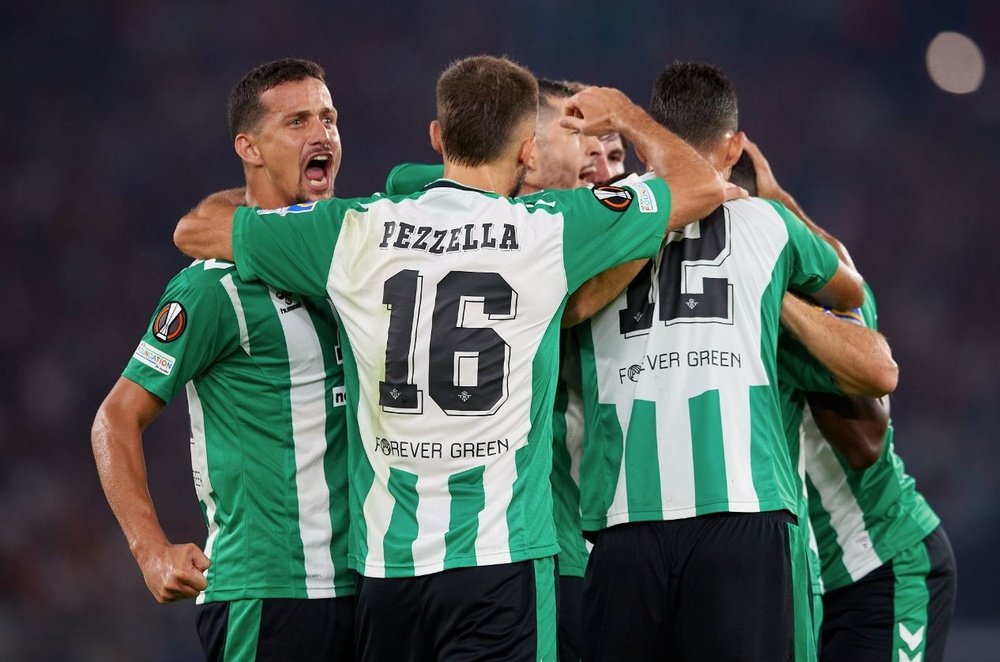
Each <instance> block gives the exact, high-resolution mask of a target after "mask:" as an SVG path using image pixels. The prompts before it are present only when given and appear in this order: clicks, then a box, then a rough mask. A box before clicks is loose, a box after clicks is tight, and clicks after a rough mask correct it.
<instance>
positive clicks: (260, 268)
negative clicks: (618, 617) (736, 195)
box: [233, 180, 670, 577]
mask: <svg viewBox="0 0 1000 662" xmlns="http://www.w3.org/2000/svg"><path fill="white" fill-rule="evenodd" d="M669 211H670V193H669V189H668V188H667V186H666V182H663V181H662V180H653V181H650V182H647V183H637V184H634V185H632V186H631V187H627V188H622V187H614V188H610V189H603V190H600V191H596V190H595V191H591V190H587V189H580V190H575V191H552V192H542V193H539V194H536V195H534V196H528V197H525V198H519V199H513V200H512V199H508V198H504V197H501V196H498V195H496V194H492V193H486V192H483V191H478V190H475V189H470V188H467V187H464V186H462V185H460V184H457V183H455V182H451V181H448V180H439V181H437V182H433V183H431V184H430V185H428V186H427V187H426V188H425V189H424V190H423V191H421V192H419V193H417V194H414V195H412V196H408V197H382V196H375V197H372V198H362V199H354V200H329V201H322V202H317V203H311V204H307V205H298V206H295V207H291V208H286V209H281V210H254V209H246V208H242V209H240V210H238V211H237V212H236V215H235V218H234V229H233V249H234V254H235V256H236V264H237V267H238V269H239V272H240V274H241V275H242V276H244V278H246V279H252V278H260V279H261V280H263V281H265V282H270V283H272V284H274V285H275V286H277V287H281V288H285V289H289V290H293V291H300V292H304V293H306V294H309V295H314V296H320V295H323V294H328V295H329V297H330V298H331V299H332V300H333V302H334V304H335V305H336V308H337V311H338V313H339V315H340V319H341V321H342V330H343V331H344V332H345V333H346V336H347V339H348V342H347V343H345V345H344V356H345V372H346V379H347V398H348V406H349V407H350V409H351V410H352V411H353V410H356V411H357V412H358V417H357V421H356V425H350V426H349V428H350V429H349V438H350V456H349V463H350V467H351V477H352V481H351V485H350V495H351V501H350V502H351V515H352V517H351V521H352V525H351V531H352V534H351V552H350V554H351V559H352V562H353V564H354V566H355V567H356V569H358V570H359V571H360V572H361V573H362V574H364V575H366V576H371V577H383V576H385V577H407V576H413V575H423V574H429V573H434V572H439V571H442V570H446V569H450V568H458V567H463V566H476V565H480V566H481V565H492V564H500V563H513V562H518V561H522V560H527V559H538V558H543V557H546V556H552V555H554V554H556V553H557V552H558V551H559V550H558V545H557V542H556V536H555V530H554V526H553V519H552V496H551V487H550V485H549V473H550V471H551V467H552V407H553V397H554V393H555V377H556V371H557V368H558V340H559V321H560V317H561V314H562V310H563V307H564V305H565V300H566V297H567V294H568V293H569V292H571V291H573V290H575V289H576V288H577V287H579V285H580V284H582V283H583V282H584V281H585V280H587V279H588V278H590V277H592V276H594V275H595V274H597V273H599V272H601V271H603V270H605V269H608V268H610V267H611V266H614V265H616V264H619V263H621V262H625V261H628V260H632V259H637V258H641V257H651V256H652V255H653V254H655V253H656V251H657V249H658V248H659V245H660V242H661V239H662V236H663V233H664V232H665V227H666V222H667V219H668V217H669Z"/></svg>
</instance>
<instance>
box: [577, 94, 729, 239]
mask: <svg viewBox="0 0 1000 662" xmlns="http://www.w3.org/2000/svg"><path fill="white" fill-rule="evenodd" d="M566 109H567V112H568V113H570V114H571V115H570V116H567V117H564V118H562V119H561V120H560V125H561V126H563V127H565V128H573V129H577V130H579V131H581V132H582V133H584V134H586V135H591V136H600V135H604V134H607V133H612V132H616V133H620V134H621V135H623V136H625V138H627V139H628V140H630V141H632V143H633V144H634V145H635V148H636V151H637V152H639V153H640V154H642V155H643V157H644V158H645V160H646V162H647V163H648V164H649V165H650V166H651V167H652V169H653V171H654V172H655V173H656V175H657V176H658V177H661V178H663V179H664V180H666V182H667V184H668V186H669V188H670V196H671V200H670V217H669V220H668V222H667V231H670V230H676V229H678V228H680V227H683V226H684V225H688V224H689V223H693V222H695V221H697V220H699V219H702V218H704V217H705V216H708V214H709V213H711V212H712V211H713V210H714V209H715V208H716V207H718V206H719V205H721V204H722V203H723V202H725V201H726V200H731V199H733V198H738V197H746V191H744V190H743V189H741V188H739V187H738V186H736V185H734V184H730V183H729V182H726V181H725V180H723V179H722V176H721V175H720V174H719V172H718V171H717V170H716V169H715V168H714V167H712V165H711V164H710V163H709V162H708V161H706V160H705V159H704V158H702V156H701V155H700V154H698V152H696V151H695V150H694V148H692V147H691V146H690V145H688V144H687V143H686V142H684V141H683V140H682V139H681V138H679V137H678V136H677V135H675V134H674V133H672V132H671V131H669V130H667V129H666V128H665V127H663V126H661V125H660V124H659V123H658V122H657V121H656V120H654V119H653V118H652V117H650V116H649V114H647V113H646V111H644V110H643V109H642V108H640V107H639V106H637V105H635V104H634V103H632V102H631V101H629V99H628V97H626V96H625V95H624V94H622V93H621V92H620V91H619V90H616V89H612V88H607V87H590V88H587V89H585V90H583V91H582V92H579V93H578V94H576V95H574V96H573V97H571V98H570V99H569V101H567V104H566ZM574 115H575V116H574Z"/></svg>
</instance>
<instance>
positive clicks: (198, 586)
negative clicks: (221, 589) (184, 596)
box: [177, 570, 208, 593]
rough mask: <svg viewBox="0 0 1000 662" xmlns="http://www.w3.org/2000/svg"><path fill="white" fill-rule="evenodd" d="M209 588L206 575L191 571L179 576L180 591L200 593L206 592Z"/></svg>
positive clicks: (178, 586) (178, 585) (178, 587)
mask: <svg viewBox="0 0 1000 662" xmlns="http://www.w3.org/2000/svg"><path fill="white" fill-rule="evenodd" d="M207 587H208V580H207V579H206V578H205V575H203V574H201V573H200V572H198V571H197V570H191V571H189V572H185V573H182V574H179V575H178V576H177V589H178V590H182V591H184V592H190V591H191V590H192V589H193V590H194V592H195V593H198V592H201V591H204V590H205V588H207Z"/></svg>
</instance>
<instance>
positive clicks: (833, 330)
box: [781, 293, 899, 398]
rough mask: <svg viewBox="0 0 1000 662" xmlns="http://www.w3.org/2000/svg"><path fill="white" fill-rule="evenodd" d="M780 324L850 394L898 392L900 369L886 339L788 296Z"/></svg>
mask: <svg viewBox="0 0 1000 662" xmlns="http://www.w3.org/2000/svg"><path fill="white" fill-rule="evenodd" d="M781 323H782V325H783V326H784V327H785V329H787V330H788V331H789V333H791V335H792V337H793V338H795V339H796V340H798V341H799V342H800V343H802V345H803V346H805V348H806V349H808V350H809V353H810V354H812V355H813V357H815V359H816V360H817V361H819V363H820V364H822V365H823V367H825V368H826V369H827V370H829V371H830V373H831V374H832V375H833V378H834V383H835V384H836V386H837V388H839V389H840V390H841V391H842V392H843V393H845V394H847V395H861V396H868V397H875V398H877V397H881V396H883V395H886V394H888V393H892V392H893V391H894V390H895V389H896V382H897V380H898V379H899V367H898V366H897V365H896V362H895V361H894V360H893V358H892V350H891V349H890V348H889V343H888V342H886V340H885V337H884V336H883V335H882V334H881V333H879V332H878V331H876V330H874V329H869V328H868V327H866V326H862V325H859V324H853V323H851V322H847V321H844V320H842V319H840V318H838V317H836V316H835V315H830V314H828V313H826V312H825V311H823V310H820V309H819V308H817V307H816V306H813V305H811V304H809V303H806V302H805V301H803V300H802V299H800V298H798V297H796V296H794V295H792V294H789V293H786V294H785V298H784V300H783V301H782V305H781Z"/></svg>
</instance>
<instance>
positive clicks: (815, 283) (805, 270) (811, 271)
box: [768, 200, 840, 294]
mask: <svg viewBox="0 0 1000 662" xmlns="http://www.w3.org/2000/svg"><path fill="white" fill-rule="evenodd" d="M768 202H769V203H770V204H771V205H772V206H773V207H774V209H775V210H776V211H777V212H778V215H779V216H781V218H782V220H783V221H784V222H785V227H786V228H787V230H788V245H787V249H786V250H788V251H789V252H790V255H791V264H792V267H791V273H790V278H789V281H788V286H789V289H791V290H795V291H797V292H802V293H803V294H812V293H813V292H815V291H816V290H818V289H820V288H821V287H823V286H824V285H826V284H827V283H829V282H830V279H831V278H833V275H834V274H835V273H836V272H837V267H838V266H839V264H840V258H839V257H837V252H836V251H835V250H833V247H832V246H830V244H828V243H827V242H826V241H824V240H823V239H821V238H820V237H819V236H818V235H817V234H816V233H814V232H813V231H812V230H810V229H809V228H808V227H807V226H806V224H805V223H803V222H802V221H801V220H800V219H799V218H798V217H797V216H796V215H795V214H793V213H792V212H790V211H789V210H788V208H787V207H785V206H784V205H783V204H781V203H780V202H777V201H775V200H768Z"/></svg>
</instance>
